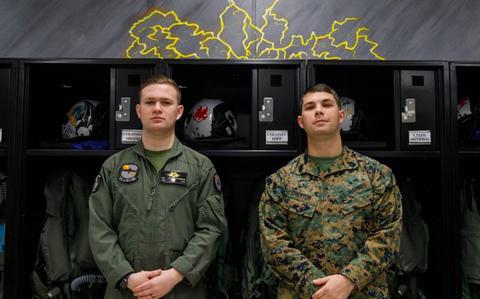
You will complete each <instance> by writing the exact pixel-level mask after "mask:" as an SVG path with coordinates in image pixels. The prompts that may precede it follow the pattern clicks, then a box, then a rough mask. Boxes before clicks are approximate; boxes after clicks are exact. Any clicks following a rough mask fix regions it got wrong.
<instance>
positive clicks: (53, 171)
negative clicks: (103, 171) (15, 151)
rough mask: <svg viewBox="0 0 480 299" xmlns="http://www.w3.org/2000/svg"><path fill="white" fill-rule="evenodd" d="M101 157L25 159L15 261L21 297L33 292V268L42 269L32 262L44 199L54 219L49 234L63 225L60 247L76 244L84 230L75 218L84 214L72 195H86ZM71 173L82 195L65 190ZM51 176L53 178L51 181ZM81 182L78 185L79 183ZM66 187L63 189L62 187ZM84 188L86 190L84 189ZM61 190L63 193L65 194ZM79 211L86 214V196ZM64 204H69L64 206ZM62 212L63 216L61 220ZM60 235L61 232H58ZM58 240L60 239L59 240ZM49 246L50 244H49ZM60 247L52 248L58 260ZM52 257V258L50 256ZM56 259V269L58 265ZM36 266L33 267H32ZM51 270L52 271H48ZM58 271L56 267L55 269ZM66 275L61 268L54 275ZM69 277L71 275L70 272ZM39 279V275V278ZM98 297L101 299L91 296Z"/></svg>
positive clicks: (43, 216) (43, 215)
mask: <svg viewBox="0 0 480 299" xmlns="http://www.w3.org/2000/svg"><path fill="white" fill-rule="evenodd" d="M105 159H106V158H105V157H74V158H72V157H68V156H48V157H43V156H42V157H37V156H33V157H28V158H27V159H26V172H25V182H26V184H27V185H28V188H26V190H24V198H25V202H24V212H23V213H24V216H23V217H24V219H26V221H25V223H23V229H22V231H21V235H20V236H19V238H20V239H21V241H22V259H21V261H18V262H17V267H18V268H19V269H21V282H18V283H20V284H21V285H22V286H23V292H24V293H25V294H31V293H33V290H32V289H31V288H32V284H31V275H32V271H33V270H34V269H36V270H37V272H38V273H40V274H41V273H42V269H41V268H38V265H37V266H36V259H37V258H38V250H39V247H38V246H39V238H40V234H41V232H42V229H43V227H44V224H45V221H46V219H47V198H49V200H50V201H49V203H48V209H49V213H50V214H51V215H52V216H53V215H55V216H53V217H54V219H55V220H53V221H52V222H51V226H49V230H50V232H52V235H51V236H53V235H57V236H58V234H56V233H58V229H60V228H61V227H62V225H64V226H63V228H64V229H65V231H64V233H65V236H66V237H65V239H64V242H65V244H63V245H64V246H65V247H67V248H68V246H73V245H71V244H73V243H72V242H74V240H77V241H78V236H79V235H78V233H79V231H84V229H80V228H78V226H77V225H78V223H79V222H78V221H79V219H83V221H84V219H86V218H85V217H86V215H84V214H83V216H80V215H79V214H78V212H75V211H77V210H74V207H75V208H78V206H79V205H78V202H77V201H74V199H73V198H72V197H73V196H77V197H78V196H79V194H85V195H88V194H89V192H88V191H90V190H91V186H93V183H94V180H95V177H96V175H97V174H98V173H99V171H100V167H101V165H102V163H103V162H104V160H105ZM71 173H74V174H75V175H76V176H77V177H80V178H81V181H80V180H78V179H77V180H76V183H75V184H77V189H75V190H79V188H80V186H81V187H83V188H82V192H81V193H78V194H76V195H72V193H69V192H71V191H68V190H69V188H72V187H71V186H72V185H70V184H69V183H64V182H70V181H72V180H73V179H72V176H71ZM54 176H55V178H54ZM80 182H81V183H80ZM65 186H67V187H65ZM86 187H88V190H87V189H86ZM65 188H66V190H67V191H65ZM82 199H83V200H85V201H82V202H83V204H82V209H81V210H82V211H84V212H85V208H86V209H87V212H88V197H82ZM67 201H69V203H68V204H67ZM62 213H65V215H64V217H62ZM60 234H61V233H60ZM59 241H60V240H59ZM49 244H51V243H49ZM65 247H62V246H57V247H56V248H55V249H56V250H58V251H56V253H55V254H57V255H58V258H59V259H60V258H62V257H63V256H64V255H63V254H64V252H62V251H60V250H62V249H63V248H65ZM52 258H55V257H52ZM59 259H57V261H56V263H57V264H56V265H55V266H53V265H52V267H56V266H58V265H59V263H61V261H60V260H59ZM35 267H37V268H35ZM73 268H74V269H77V270H78V269H80V268H79V266H78V265H75V263H74V262H72V269H73ZM52 269H53V268H52ZM55 269H60V268H55ZM83 270H84V272H83V273H82V272H78V273H76V274H75V275H79V273H82V274H84V273H89V272H94V271H96V269H92V268H88V269H83ZM64 272H67V269H65V268H62V270H61V271H60V270H58V273H57V275H60V274H61V273H64ZM72 274H73V272H72ZM40 277H41V278H42V276H40ZM30 298H31V296H30ZM94 298H102V296H98V297H94Z"/></svg>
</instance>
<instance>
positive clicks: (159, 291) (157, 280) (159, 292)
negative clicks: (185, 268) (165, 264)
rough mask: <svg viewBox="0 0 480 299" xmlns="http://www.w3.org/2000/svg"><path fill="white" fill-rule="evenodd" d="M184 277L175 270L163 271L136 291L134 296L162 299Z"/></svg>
mask: <svg viewBox="0 0 480 299" xmlns="http://www.w3.org/2000/svg"><path fill="white" fill-rule="evenodd" d="M182 280H183V275H182V274H181V273H180V272H178V271H177V270H175V269H174V268H171V269H168V270H164V271H162V274H160V275H158V276H155V277H153V278H152V279H150V280H149V281H146V282H144V283H142V284H141V285H139V286H137V287H136V288H135V289H134V292H133V295H134V296H135V297H137V298H139V299H152V298H155V299H157V298H161V297H163V296H165V295H167V294H168V293H169V292H170V291H171V290H172V289H173V288H174V287H175V286H176V285H177V284H178V283H179V282H180V281H182Z"/></svg>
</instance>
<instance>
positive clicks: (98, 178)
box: [92, 175, 102, 193]
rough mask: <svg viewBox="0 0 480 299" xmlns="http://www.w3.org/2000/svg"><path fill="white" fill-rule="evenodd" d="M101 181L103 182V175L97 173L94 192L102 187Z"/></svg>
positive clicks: (93, 187)
mask: <svg viewBox="0 0 480 299" xmlns="http://www.w3.org/2000/svg"><path fill="white" fill-rule="evenodd" d="M101 183H102V176H101V175H97V176H96V177H95V182H93V186H92V193H95V192H97V190H98V187H100V184H101Z"/></svg>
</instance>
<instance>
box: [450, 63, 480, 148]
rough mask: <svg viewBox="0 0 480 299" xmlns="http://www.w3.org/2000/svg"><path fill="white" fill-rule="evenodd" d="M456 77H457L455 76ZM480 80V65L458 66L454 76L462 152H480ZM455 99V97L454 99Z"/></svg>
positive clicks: (458, 131)
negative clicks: (479, 81)
mask: <svg viewBox="0 0 480 299" xmlns="http://www.w3.org/2000/svg"><path fill="white" fill-rule="evenodd" d="M455 75H456V76H455ZM478 78H480V64H479V65H473V64H471V65H462V64H460V65H457V66H456V72H455V74H454V78H453V79H454V80H455V82H456V87H457V89H456V91H453V92H455V96H456V105H457V109H456V111H455V112H456V115H457V117H456V120H457V136H458V145H459V148H460V149H461V150H477V151H480V90H479V88H478ZM454 98H455V97H454Z"/></svg>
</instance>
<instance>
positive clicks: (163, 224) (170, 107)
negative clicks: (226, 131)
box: [89, 75, 226, 299]
mask: <svg viewBox="0 0 480 299" xmlns="http://www.w3.org/2000/svg"><path fill="white" fill-rule="evenodd" d="M139 96H140V101H139V103H138V104H137V105H136V112H137V115H138V117H139V118H140V120H141V122H142V126H143V132H142V138H141V140H140V141H139V142H138V143H137V144H136V145H134V146H132V147H130V148H127V149H125V150H122V151H120V152H118V153H116V154H114V155H112V156H111V157H110V158H108V159H107V160H106V161H105V163H104V164H103V166H102V168H101V170H100V174H99V175H98V176H97V178H96V180H95V184H94V186H93V188H92V194H91V196H90V201H89V203H90V231H89V237H90V245H91V248H92V252H93V255H94V257H95V261H96V263H97V265H98V267H99V268H100V270H101V271H102V273H103V274H104V276H105V277H106V279H107V283H108V285H107V290H106V294H105V298H143V299H147V298H148V299H150V298H161V297H162V298H173V297H174V298H206V296H207V295H206V289H205V285H204V283H203V275H204V274H205V272H206V270H207V268H208V266H209V265H210V263H211V262H212V260H213V258H214V257H215V253H216V249H217V246H218V243H219V239H220V237H221V235H222V234H223V232H224V231H225V230H226V219H225V214H224V208H223V198H222V194H221V183H220V179H219V177H218V175H217V173H216V170H215V168H214V166H213V164H212V163H211V161H210V160H209V159H208V158H207V157H205V156H203V155H202V154H200V153H197V152H195V151H193V150H192V149H190V148H188V147H186V146H184V145H183V144H181V143H180V142H179V141H178V140H177V139H176V137H175V123H176V121H177V120H178V119H180V117H181V116H182V113H183V110H184V108H183V106H182V105H181V104H180V101H181V93H180V90H179V88H178V86H177V84H176V83H175V82H174V81H173V80H171V79H170V78H168V77H165V76H163V75H153V76H151V77H149V78H147V79H146V80H145V81H144V82H143V83H142V85H141V89H140V94H139Z"/></svg>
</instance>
